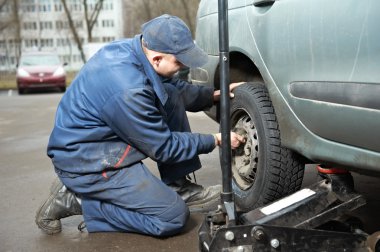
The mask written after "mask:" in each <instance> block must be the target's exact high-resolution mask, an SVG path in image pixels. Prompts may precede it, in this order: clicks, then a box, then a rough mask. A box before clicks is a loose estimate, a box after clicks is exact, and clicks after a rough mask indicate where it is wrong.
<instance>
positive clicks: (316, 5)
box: [191, 0, 380, 173]
mask: <svg viewBox="0 0 380 252" xmlns="http://www.w3.org/2000/svg"><path fill="white" fill-rule="evenodd" d="M236 2H239V3H240V4H238V3H236ZM231 3H233V4H234V6H241V7H238V8H231V7H230V10H229V16H228V18H229V39H230V41H229V44H230V52H231V53H234V52H239V53H241V54H243V55H245V56H246V57H248V58H249V59H250V60H251V61H252V62H253V63H254V65H255V66H256V67H257V69H258V70H259V71H260V74H261V77H262V79H263V80H264V82H265V84H266V86H267V89H268V91H269V94H270V96H271V99H272V102H273V104H274V106H275V110H276V115H277V119H278V122H279V125H280V130H281V140H282V144H283V145H284V146H286V147H288V148H290V149H293V150H295V151H296V152H298V153H300V154H301V155H303V156H304V157H306V158H308V159H310V160H312V161H314V162H321V163H327V164H331V165H335V166H341V167H347V168H349V169H351V170H356V171H360V172H364V173H366V172H367V173H372V172H376V173H378V172H380V166H379V165H378V164H379V163H380V153H379V152H380V141H379V140H380V130H377V129H379V128H380V109H379V107H378V103H379V102H378V101H377V99H376V94H378V93H379V90H380V89H379V87H380V71H379V70H380V33H379V32H377V30H378V29H377V27H378V24H379V23H380V16H379V15H378V13H379V11H380V2H378V1H375V0H363V1H361V2H360V4H358V3H357V1H353V0H347V1H336V0H329V1H327V0H318V1H313V0H282V1H276V2H274V3H273V4H271V5H266V6H262V7H256V6H254V5H252V4H251V3H252V1H244V0H243V1H236V0H234V1H229V5H231ZM206 5H207V6H209V5H210V6H213V8H211V7H204V6H206ZM215 6H217V1H216V0H208V1H202V2H201V4H200V11H199V12H198V20H197V32H196V42H197V44H198V45H199V46H200V47H201V48H203V49H204V50H205V51H206V52H207V53H208V54H209V55H210V58H211V59H212V60H211V62H209V63H208V64H207V65H206V66H204V67H202V68H203V70H198V72H200V71H204V72H206V73H207V74H203V75H202V76H207V79H202V78H198V79H199V80H197V75H196V74H195V75H194V74H193V73H195V72H197V71H193V70H192V71H191V72H192V77H191V78H192V79H193V82H194V83H200V84H205V85H217V84H216V83H215V79H217V78H216V77H215V76H216V75H217V74H219V73H218V72H217V69H218V66H217V65H216V64H215V63H216V62H217V61H218V60H217V59H218V56H217V55H218V53H219V48H218V32H217V31H218V26H217V25H218V22H217V13H215V12H212V13H211V12H210V13H207V11H205V10H212V11H214V10H215ZM202 8H204V9H202ZM193 76H195V77H193ZM198 77H199V76H198ZM232 81H233V80H232ZM216 112H217V110H216V109H215V108H214V109H213V110H211V112H210V113H209V115H211V117H213V118H216V115H215V113H216Z"/></svg>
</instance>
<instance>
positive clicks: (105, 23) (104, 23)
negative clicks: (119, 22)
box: [102, 19, 114, 27]
mask: <svg viewBox="0 0 380 252" xmlns="http://www.w3.org/2000/svg"><path fill="white" fill-rule="evenodd" d="M102 26H103V27H114V22H113V20H112V19H111V20H109V19H107V20H103V21H102Z"/></svg>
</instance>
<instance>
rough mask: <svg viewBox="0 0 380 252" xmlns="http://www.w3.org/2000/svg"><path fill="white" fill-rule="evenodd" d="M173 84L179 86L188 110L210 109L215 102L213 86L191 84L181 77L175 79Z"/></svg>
mask: <svg viewBox="0 0 380 252" xmlns="http://www.w3.org/2000/svg"><path fill="white" fill-rule="evenodd" d="M172 84H174V85H175V86H176V87H177V89H178V91H179V93H180V96H181V97H182V99H183V101H184V104H185V108H186V110H187V111H190V112H198V111H203V110H208V109H209V108H211V107H212V105H213V104H214V96H213V94H214V89H213V88H211V87H206V86H200V85H194V84H190V83H188V82H186V81H183V80H180V79H173V80H172Z"/></svg>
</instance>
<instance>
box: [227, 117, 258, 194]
mask: <svg viewBox="0 0 380 252" xmlns="http://www.w3.org/2000/svg"><path fill="white" fill-rule="evenodd" d="M233 131H234V132H236V133H238V134H240V135H243V136H245V138H246V142H245V144H243V145H241V146H239V148H237V149H236V150H234V151H233V153H232V171H233V177H234V179H235V181H236V183H237V185H238V186H239V187H240V188H241V189H242V190H247V189H249V188H250V187H251V186H252V185H253V183H254V180H255V177H256V171H257V161H258V137H257V131H256V128H255V125H254V124H253V122H252V120H251V118H250V117H249V116H248V115H244V116H241V117H240V118H239V120H238V121H237V122H236V124H235V126H234V128H233Z"/></svg>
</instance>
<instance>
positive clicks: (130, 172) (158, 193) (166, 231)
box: [56, 85, 201, 236]
mask: <svg viewBox="0 0 380 252" xmlns="http://www.w3.org/2000/svg"><path fill="white" fill-rule="evenodd" d="M166 90H167V92H168V95H169V99H168V102H167V103H166V105H165V106H161V107H160V109H161V110H162V113H163V117H164V119H165V121H166V123H167V124H168V127H169V128H170V130H171V131H177V132H178V131H179V132H189V131H190V126H189V122H188V119H187V115H186V111H185V106H184V104H183V103H182V102H181V99H178V96H177V93H176V92H177V91H176V90H175V88H174V87H173V86H171V85H168V86H167V87H166ZM200 167H201V164H200V161H199V158H198V157H195V158H194V159H192V160H187V161H184V162H180V163H177V164H170V165H168V164H163V163H158V169H159V171H160V175H161V180H160V179H158V178H156V177H155V176H154V175H153V174H152V173H151V172H150V171H149V170H148V168H147V167H146V166H145V165H144V164H143V163H142V162H139V163H136V164H134V165H131V166H129V167H126V168H120V169H112V170H109V171H104V172H105V173H104V172H103V173H94V174H87V175H78V174H70V173H64V172H60V171H59V170H58V169H56V172H57V174H58V176H59V177H60V179H61V181H62V182H63V184H65V185H66V186H67V187H68V188H69V189H70V190H72V191H73V192H75V193H77V194H78V195H79V196H80V197H81V199H82V210H83V217H84V220H85V223H86V226H87V230H88V232H112V231H114V232H134V233H143V234H148V235H154V236H168V235H173V234H176V233H178V232H180V231H181V230H182V228H183V227H184V225H185V223H186V220H187V219H188V216H189V209H188V207H187V206H186V204H185V202H184V201H183V200H182V199H181V197H180V196H179V195H178V194H177V193H176V192H174V191H173V190H171V189H170V188H169V187H168V186H167V185H166V184H168V183H170V182H173V181H174V180H176V179H179V178H182V177H184V176H185V175H187V174H189V173H191V172H193V171H195V170H197V169H199V168H200Z"/></svg>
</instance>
